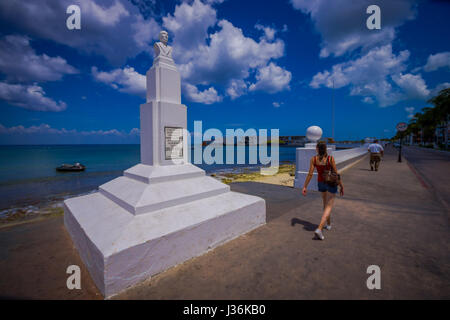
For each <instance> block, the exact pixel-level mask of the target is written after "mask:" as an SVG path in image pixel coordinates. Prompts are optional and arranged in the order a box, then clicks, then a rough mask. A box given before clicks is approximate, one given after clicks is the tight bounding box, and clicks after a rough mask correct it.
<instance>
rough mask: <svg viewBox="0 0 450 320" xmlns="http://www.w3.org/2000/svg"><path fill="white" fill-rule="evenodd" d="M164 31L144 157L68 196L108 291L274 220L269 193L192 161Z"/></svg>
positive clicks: (150, 80) (144, 110) (69, 215)
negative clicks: (222, 178) (242, 188)
mask: <svg viewBox="0 0 450 320" xmlns="http://www.w3.org/2000/svg"><path fill="white" fill-rule="evenodd" d="M159 38H160V41H161V42H157V43H155V46H154V49H155V59H154V61H153V66H152V67H151V69H150V70H149V71H148V72H147V103H145V104H142V105H141V108H140V117H141V163H140V164H137V165H135V166H134V167H131V168H130V169H128V170H125V171H124V175H123V176H121V177H118V178H116V179H114V180H112V181H110V182H107V183H105V184H103V185H101V186H100V187H99V190H98V192H95V193H93V194H89V195H85V196H81V197H77V198H72V199H68V200H66V201H65V202H64V212H65V213H64V223H65V226H66V228H67V230H68V232H69V234H70V236H71V237H72V240H73V243H74V244H75V246H76V248H77V249H78V252H79V253H80V256H81V258H82V260H83V262H84V263H85V265H86V267H87V269H88V270H89V272H90V274H91V276H92V279H93V280H94V282H95V284H96V285H97V287H98V288H99V289H100V291H101V292H102V294H103V295H104V296H105V297H109V296H111V295H114V294H116V293H118V292H120V291H122V290H123V289H125V288H127V287H129V286H132V285H134V284H136V283H138V282H140V281H143V280H145V279H146V278H148V277H150V276H152V275H154V274H157V273H160V272H162V271H164V270H165V269H167V268H169V267H171V266H174V265H176V264H179V263H181V262H183V261H185V260H188V259H190V258H192V257H195V256H199V255H201V254H203V253H205V252H206V251H207V250H209V249H211V248H214V247H216V246H218V245H220V244H223V243H225V242H227V241H229V240H231V239H233V238H236V237H238V236H239V235H242V234H244V233H246V232H248V231H250V230H252V229H255V228H257V227H258V226H261V225H263V224H265V222H266V206H265V201H264V200H263V199H261V198H258V197H255V196H250V195H245V194H241V193H236V192H231V191H230V188H229V186H228V185H226V184H223V183H221V182H219V181H217V180H216V179H214V178H211V177H209V176H206V175H205V172H204V171H203V170H201V169H200V168H198V167H196V166H194V165H192V164H190V163H189V162H188V158H187V155H188V152H187V151H188V150H187V141H186V122H187V109H186V106H185V105H183V104H181V91H180V74H179V72H178V70H177V68H176V65H175V63H174V61H173V59H172V48H171V47H170V46H168V45H167V40H168V35H167V32H165V31H162V32H161V33H160V37H159Z"/></svg>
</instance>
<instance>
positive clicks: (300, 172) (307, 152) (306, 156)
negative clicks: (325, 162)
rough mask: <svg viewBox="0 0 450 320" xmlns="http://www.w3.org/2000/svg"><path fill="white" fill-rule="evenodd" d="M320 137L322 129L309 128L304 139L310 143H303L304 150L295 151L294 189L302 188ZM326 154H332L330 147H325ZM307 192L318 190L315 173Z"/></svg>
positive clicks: (297, 149) (316, 127)
mask: <svg viewBox="0 0 450 320" xmlns="http://www.w3.org/2000/svg"><path fill="white" fill-rule="evenodd" d="M321 137H322V129H321V128H320V127H318V126H311V127H309V128H308V129H306V138H307V139H308V140H309V141H310V142H309V143H305V147H304V148H296V150H295V179H294V188H303V185H304V183H305V180H306V177H307V176H308V172H309V165H310V161H311V158H312V157H313V156H315V155H316V153H317V152H316V145H317V141H319V139H320V138H321ZM327 152H328V154H330V155H331V154H332V153H333V148H332V147H327ZM308 190H316V191H317V190H319V188H318V186H317V172H316V171H314V173H313V177H312V179H311V182H310V183H309V185H308Z"/></svg>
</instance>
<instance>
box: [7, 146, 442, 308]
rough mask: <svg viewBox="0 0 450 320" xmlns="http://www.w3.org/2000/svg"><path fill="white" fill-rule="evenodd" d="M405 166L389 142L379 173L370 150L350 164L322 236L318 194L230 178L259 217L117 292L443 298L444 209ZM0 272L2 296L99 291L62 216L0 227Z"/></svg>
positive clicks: (84, 295) (126, 295) (86, 295)
mask: <svg viewBox="0 0 450 320" xmlns="http://www.w3.org/2000/svg"><path fill="white" fill-rule="evenodd" d="M423 161H425V162H426V161H429V162H430V163H433V162H434V161H435V158H434V157H433V156H430V158H429V159H428V160H423ZM410 165H412V168H415V169H414V170H415V171H418V170H419V169H418V168H416V167H414V165H413V161H412V162H411V164H410ZM410 165H408V162H407V161H404V162H402V163H398V162H397V153H396V151H395V150H394V149H389V150H387V152H386V156H385V157H384V159H383V161H382V163H381V165H380V171H378V172H371V171H370V170H369V164H368V158H367V157H366V158H364V159H363V160H362V161H360V162H359V163H357V164H356V165H354V166H353V167H351V168H349V169H348V170H346V171H345V172H344V173H343V181H344V184H345V192H346V194H345V196H344V197H343V198H341V197H339V198H338V199H337V201H336V205H335V208H334V211H333V213H332V225H333V228H332V230H331V231H324V235H325V240H324V241H319V240H314V239H313V231H314V229H315V228H316V226H317V224H318V222H319V220H320V216H321V209H322V208H321V207H322V204H321V199H320V194H318V193H316V192H310V193H309V194H308V196H307V197H306V198H304V197H303V196H302V195H301V194H300V191H299V190H297V189H293V188H290V187H285V186H277V185H270V184H263V183H255V182H253V183H252V182H245V183H235V184H232V185H231V187H232V189H233V190H235V191H240V192H246V193H250V194H255V195H259V196H262V197H264V198H265V199H266V202H267V224H266V225H265V226H263V227H261V228H258V229H256V230H254V231H252V232H250V233H248V234H247V235H244V236H242V237H240V238H238V239H236V240H233V241H231V242H229V243H227V244H225V245H223V246H221V247H218V248H216V249H215V250H213V251H211V252H209V253H207V254H205V255H203V256H201V257H198V258H195V259H192V260H190V261H188V262H186V263H184V264H182V265H179V266H177V267H174V268H172V269H170V270H168V271H166V272H164V273H162V274H160V275H157V276H156V277H154V278H152V279H149V280H147V281H146V282H144V283H143V284H141V285H138V286H136V287H134V288H132V289H129V290H128V291H126V292H123V293H121V294H120V295H118V296H116V297H115V298H120V299H408V298H411V299H443V298H445V299H449V298H450V250H449V247H450V241H449V240H450V229H449V226H448V217H447V209H446V208H445V205H444V204H443V203H442V201H441V200H440V199H439V198H438V197H436V196H435V195H434V194H433V192H435V189H434V188H429V187H427V185H426V184H425V185H424V184H423V182H424V181H422V180H423V177H422V175H424V176H426V175H427V174H428V173H427V171H426V170H425V171H421V173H419V172H416V173H414V172H413V170H411V167H410ZM441 165H444V167H445V166H446V165H448V162H445V161H444V162H443V163H441ZM417 166H418V165H417ZM425 167H426V164H425ZM446 174H447V175H448V172H447V173H446ZM431 180H433V178H431ZM180 214H182V213H180ZM69 264H79V265H80V266H81V269H82V290H79V291H72V292H70V291H68V290H67V289H66V287H65V282H66V278H67V275H66V274H65V269H66V267H67V266H68V265H69ZM369 265H378V266H380V268H381V290H368V289H367V287H366V280H367V277H368V276H369V275H368V274H366V269H367V267H368V266H369ZM0 275H1V277H0V295H1V296H4V297H5V296H6V297H11V298H61V299H65V298H69V299H73V298H75V299H92V298H97V299H99V298H101V296H100V295H99V293H98V291H97V289H96V288H95V287H94V285H93V283H92V281H91V280H90V278H89V276H88V274H87V270H86V269H85V268H84V266H82V264H81V262H80V259H79V257H78V254H77V253H76V251H75V250H74V249H73V248H72V246H71V243H70V238H69V236H68V234H67V232H66V231H65V229H64V227H63V223H62V218H54V219H49V220H48V221H43V222H36V223H29V224H26V225H21V226H16V227H10V228H4V229H0Z"/></svg>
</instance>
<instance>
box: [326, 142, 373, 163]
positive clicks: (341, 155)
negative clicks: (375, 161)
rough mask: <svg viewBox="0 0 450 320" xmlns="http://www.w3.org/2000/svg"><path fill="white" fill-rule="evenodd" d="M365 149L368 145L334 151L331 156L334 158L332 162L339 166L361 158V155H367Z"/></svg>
mask: <svg viewBox="0 0 450 320" xmlns="http://www.w3.org/2000/svg"><path fill="white" fill-rule="evenodd" d="M367 147H368V144H364V145H362V146H361V147H359V148H351V149H344V150H336V151H333V153H332V155H333V157H334V161H335V162H336V164H339V163H341V162H344V161H347V160H350V159H352V158H356V157H359V156H362V155H363V154H365V153H367Z"/></svg>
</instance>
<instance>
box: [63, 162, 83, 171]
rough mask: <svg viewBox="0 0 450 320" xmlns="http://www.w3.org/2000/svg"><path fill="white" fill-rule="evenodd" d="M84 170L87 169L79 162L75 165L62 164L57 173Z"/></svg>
mask: <svg viewBox="0 0 450 320" xmlns="http://www.w3.org/2000/svg"><path fill="white" fill-rule="evenodd" d="M84 169H86V167H85V166H84V165H82V164H81V163H78V162H77V163H75V164H62V165H60V166H59V167H57V168H56V171H84Z"/></svg>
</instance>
